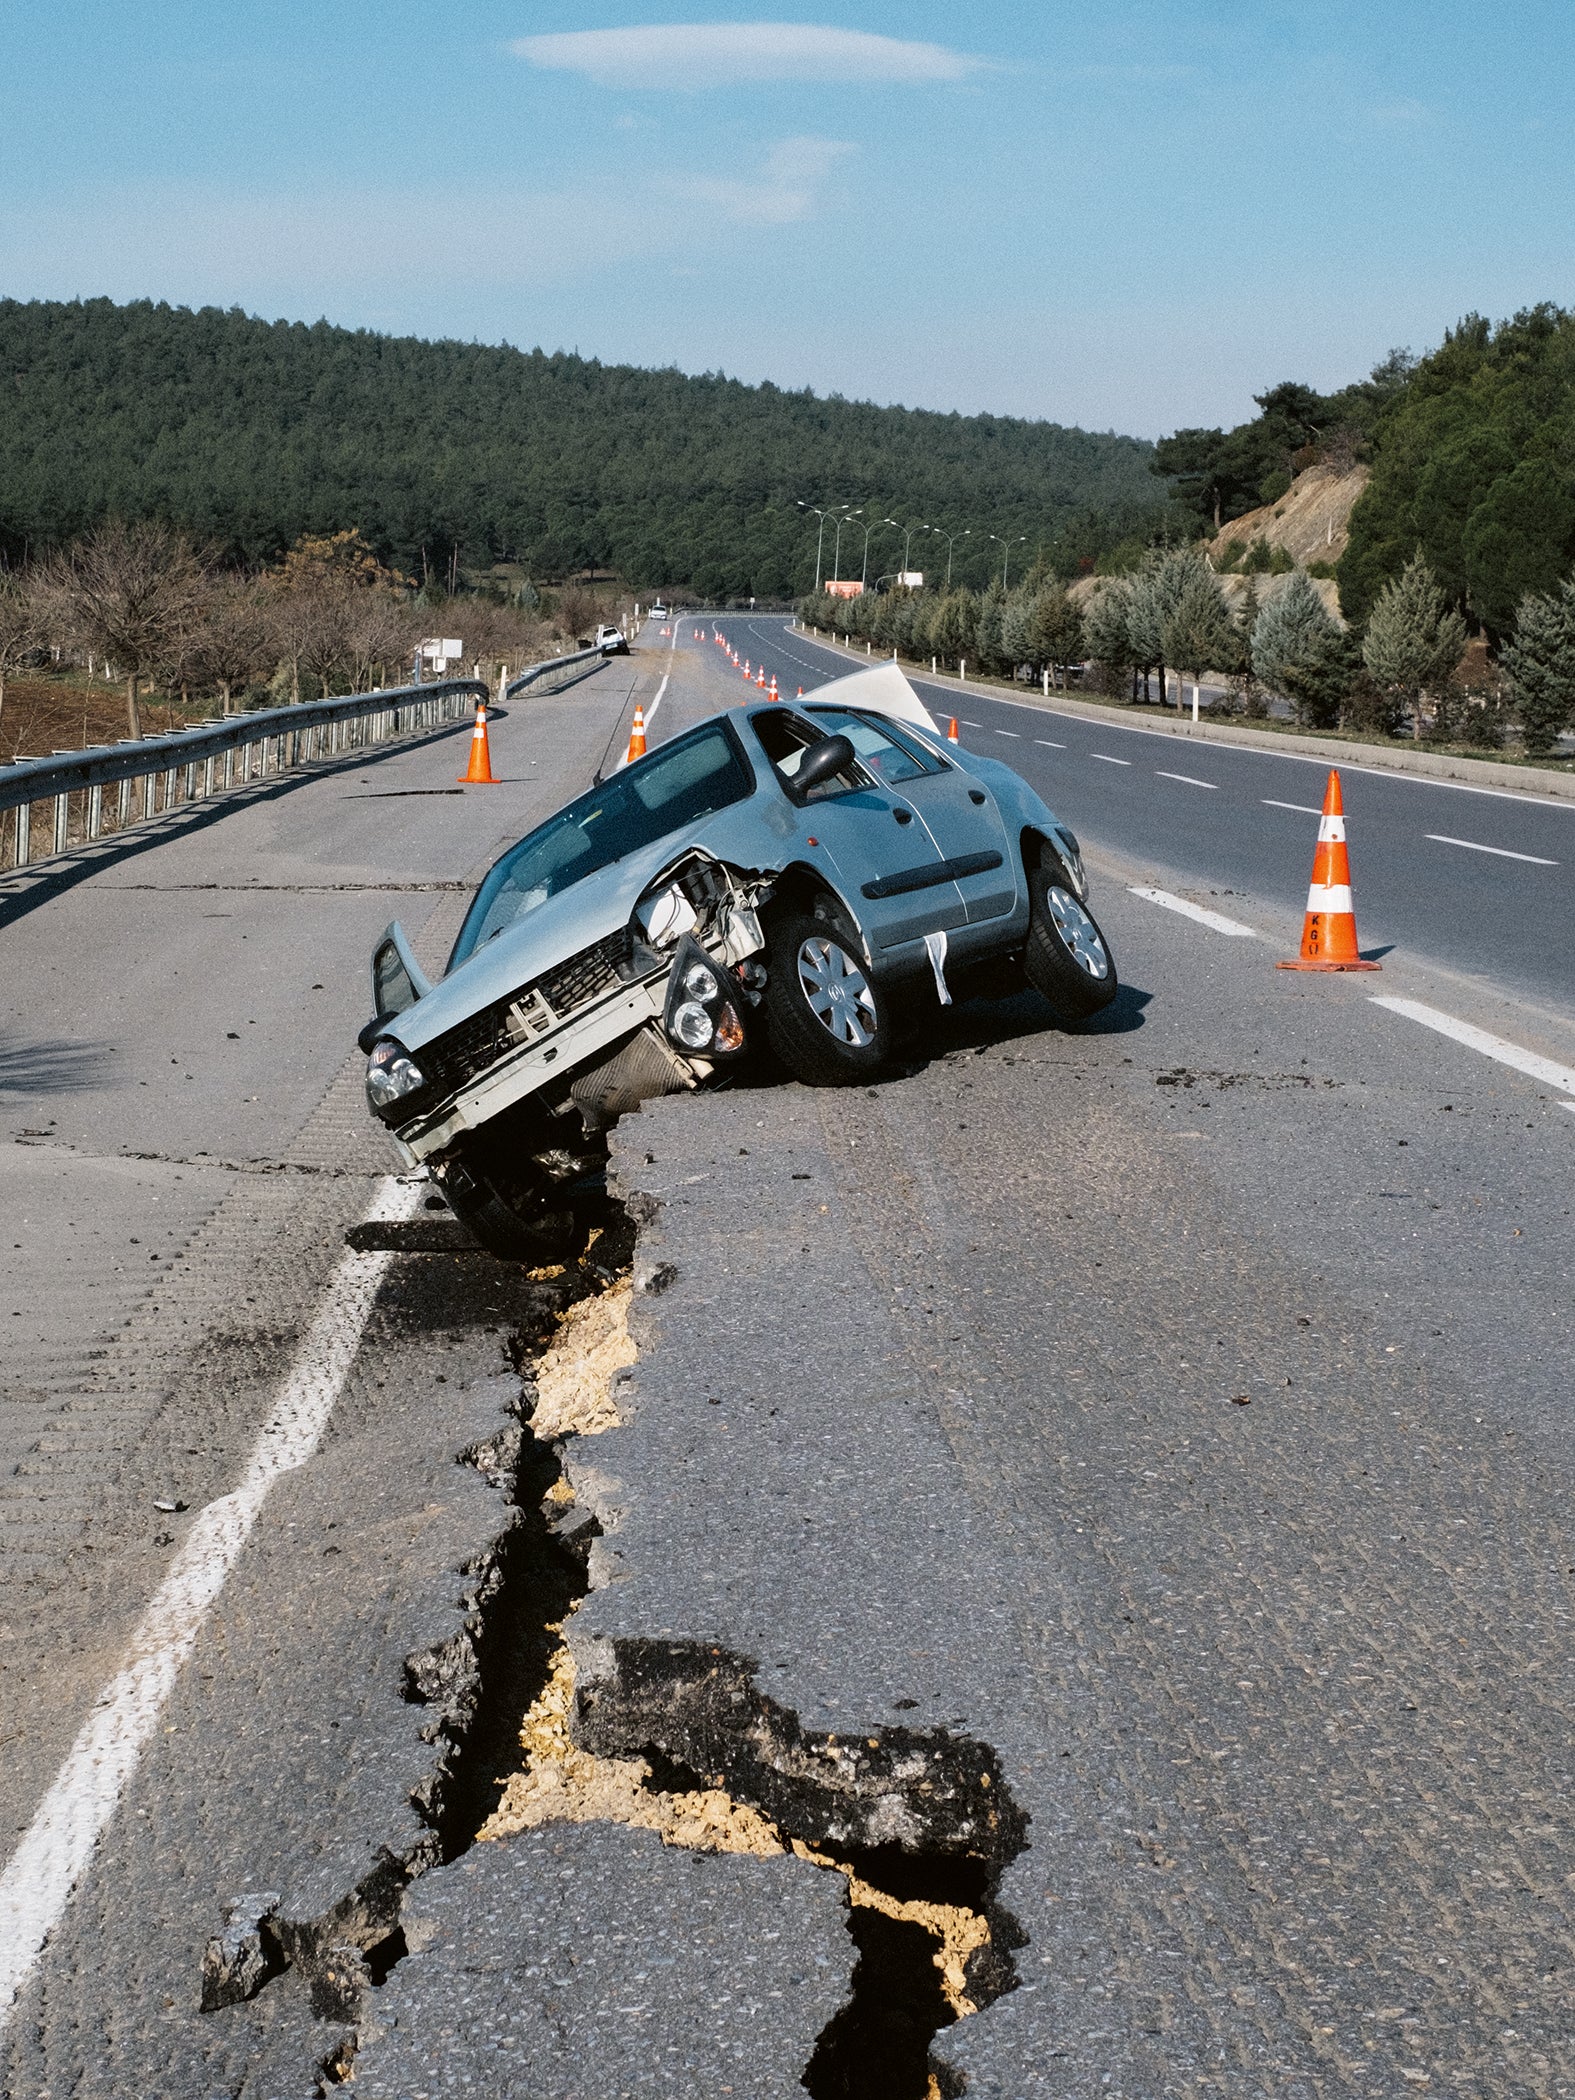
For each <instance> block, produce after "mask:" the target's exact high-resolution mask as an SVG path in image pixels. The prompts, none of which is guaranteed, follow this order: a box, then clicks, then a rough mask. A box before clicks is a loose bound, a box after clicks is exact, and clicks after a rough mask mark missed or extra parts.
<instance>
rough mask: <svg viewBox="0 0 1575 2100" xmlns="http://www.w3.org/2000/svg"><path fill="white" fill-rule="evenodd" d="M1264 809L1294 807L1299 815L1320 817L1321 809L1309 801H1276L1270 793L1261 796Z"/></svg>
mask: <svg viewBox="0 0 1575 2100" xmlns="http://www.w3.org/2000/svg"><path fill="white" fill-rule="evenodd" d="M1261 800H1262V803H1263V806H1264V808H1265V809H1294V810H1295V812H1296V814H1297V815H1298V816H1299V817H1321V816H1322V815H1323V811H1322V810H1321V809H1314V808H1313V806H1312V804H1311V803H1310V802H1276V801H1275V799H1274V797H1273V796H1272V795H1264V796H1262V797H1261Z"/></svg>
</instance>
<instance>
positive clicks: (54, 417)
mask: <svg viewBox="0 0 1575 2100" xmlns="http://www.w3.org/2000/svg"><path fill="white" fill-rule="evenodd" d="M0 387H3V394H0V399H3V401H4V413H3V415H0V541H3V542H4V544H5V545H6V546H7V547H8V548H9V550H10V551H11V552H12V553H13V554H15V553H18V552H20V551H22V549H23V548H24V547H26V548H28V549H31V550H37V549H40V548H43V547H47V546H49V545H52V544H54V543H56V542H59V541H61V540H63V539H66V538H68V537H70V536H71V535H72V534H75V533H78V532H80V531H82V530H83V528H84V527H87V526H89V525H91V524H93V523H94V522H95V521H97V520H99V519H101V518H104V517H106V516H118V517H121V518H126V519H135V518H140V517H146V516H155V517H159V518H162V519H165V520H167V521H169V522H171V523H174V524H178V525H182V526H185V527H187V528H189V529H190V530H191V531H193V532H195V533H196V534H198V535H199V536H200V537H202V538H203V539H205V540H208V541H211V542H214V543H216V544H217V545H218V546H219V547H220V548H221V549H223V550H224V551H225V552H226V553H228V554H229V555H230V556H232V557H233V558H237V559H240V560H243V561H247V562H259V561H263V560H265V559H268V558H270V557H272V556H273V555H275V554H277V552H278V551H279V550H280V549H281V548H283V547H286V546H288V545H290V544H291V542H292V541H294V540H295V539H296V538H297V537H298V536H299V535H300V534H302V533H303V532H311V533H325V532H331V531H336V530H341V529H344V528H346V527H349V526H358V527H359V528H360V529H361V531H362V532H363V533H364V534H365V536H366V538H367V539H368V540H369V541H371V542H372V544H373V545H374V546H375V547H376V548H377V550H378V552H379V553H380V554H382V555H383V556H384V557H385V558H386V559H388V560H390V561H392V562H393V563H395V564H396V565H397V566H399V567H401V568H404V569H406V570H408V571H411V572H412V573H415V574H420V573H421V570H422V560H423V550H424V551H425V556H426V559H427V561H428V562H429V563H430V565H431V567H432V568H433V569H435V570H437V569H441V568H443V567H445V566H446V565H447V562H448V559H449V556H450V552H451V550H452V549H453V548H455V547H456V546H457V548H458V550H459V562H460V565H461V566H462V567H463V568H465V569H467V570H470V571H475V570H477V569H480V568H484V567H486V566H487V565H489V564H490V563H493V562H496V561H499V560H518V561H520V562H522V563H523V564H525V565H526V567H527V568H528V569H529V570H530V571H531V572H532V573H534V574H537V575H541V576H547V577H552V576H561V575H563V574H566V573H568V572H570V571H572V570H576V569H579V568H582V567H584V566H586V565H590V564H594V565H597V566H602V567H607V568H611V569H614V570H616V571H618V572H619V573H620V574H621V575H622V576H624V577H625V578H626V579H628V580H629V581H630V582H634V583H640V582H643V583H648V584H649V583H667V584H677V583H685V584H690V585H692V586H693V587H694V588H695V589H696V590H698V591H701V592H703V593H706V594H707V595H715V596H725V595H729V594H734V593H739V592H751V591H753V592H758V593H760V594H762V595H771V594H777V593H787V592H791V591H799V590H803V589H805V588H807V587H808V585H809V584H810V583H811V582H812V580H813V569H814V538H815V536H814V531H813V524H814V521H813V520H809V521H808V522H809V527H810V529H808V530H806V519H805V513H804V512H802V511H800V510H798V509H796V508H795V503H796V501H797V500H798V499H803V500H804V501H806V502H809V503H819V504H828V503H833V502H850V503H853V504H856V505H860V504H861V505H863V506H864V508H865V514H866V516H869V515H874V516H875V517H877V518H880V517H884V516H886V515H888V514H889V515H890V516H892V517H895V518H899V519H901V520H902V521H903V522H904V523H905V524H906V523H908V522H909V521H912V520H915V519H919V520H924V521H926V522H934V523H936V524H938V525H941V526H943V527H945V528H946V529H947V530H949V531H960V530H962V529H963V528H971V530H972V532H973V534H974V535H975V536H976V537H974V538H972V539H969V540H962V541H959V542H958V546H957V556H958V561H957V574H958V576H959V578H961V579H963V580H969V581H979V580H982V578H983V577H984V575H985V574H986V573H987V571H988V569H989V566H990V562H991V559H992V557H993V558H994V559H995V560H996V561H997V562H998V561H999V556H1000V549H999V548H998V547H993V546H992V545H991V543H990V542H989V541H988V540H986V539H984V538H983V535H985V534H987V533H998V534H1000V535H1002V536H1003V537H1009V538H1012V539H1015V538H1016V536H1017V535H1019V534H1022V535H1024V536H1025V538H1026V540H1027V548H1026V549H1025V550H1019V551H1020V553H1026V554H1028V555H1030V556H1031V554H1032V552H1033V550H1034V549H1035V548H1037V547H1039V546H1045V547H1047V548H1052V547H1059V549H1060V551H1061V552H1062V554H1063V555H1066V554H1067V553H1068V552H1070V553H1072V554H1074V555H1075V554H1086V553H1097V552H1098V551H1100V547H1101V546H1102V545H1104V544H1108V543H1109V541H1110V540H1111V539H1113V538H1116V537H1119V536H1120V534H1121V533H1122V532H1124V531H1127V530H1130V529H1131V528H1132V527H1133V526H1134V525H1137V524H1139V523H1141V522H1145V521H1147V520H1151V519H1153V517H1154V515H1155V512H1156V509H1157V507H1159V506H1161V505H1163V503H1164V502H1165V500H1166V497H1165V493H1164V491H1163V490H1162V489H1161V487H1160V486H1159V485H1158V484H1157V483H1156V481H1155V479H1154V477H1153V476H1152V475H1151V473H1150V472H1149V461H1150V458H1151V457H1152V451H1153V448H1152V447H1151V446H1150V445H1148V444H1147V443H1145V442H1143V441H1142V440H1139V439H1136V438H1124V437H1117V436H1115V435H1103V436H1102V435H1099V434H1096V433H1091V432H1088V431H1084V430H1075V429H1065V428H1062V427H1061V426H1060V425H1058V424H1054V423H1038V422H1027V421H1020V420H1013V419H1009V418H1004V417H997V416H962V415H940V414H934V413H930V412H927V411H920V410H911V409H901V408H877V407H873V406H871V405H869V404H867V403H861V402H852V401H844V400H841V399H838V398H836V397H833V398H831V399H821V398H818V397H817V396H815V395H813V394H811V393H808V392H803V393H787V392H783V391H781V390H780V389H779V388H777V387H774V386H770V385H766V386H759V387H750V386H744V385H742V384H740V383H739V382H737V381H735V380H730V379H725V378H721V377H719V376H711V377H702V378H689V377H686V376H684V375H683V374H681V373H679V372H675V371H660V372H648V371H640V370H637V369H635V368H633V367H630V366H626V365H603V364H599V363H597V362H595V361H594V360H588V359H585V358H581V357H571V356H564V355H554V356H546V355H544V354H543V353H542V352H541V351H539V350H536V351H530V352H524V351H519V350H512V349H508V348H492V347H488V346H486V345H482V344H476V343H459V342H423V341H419V340H415V339H412V338H405V337H390V336H381V335H373V334H369V333H366V332H364V331H352V330H350V329H345V328H335V327H331V326H330V325H329V324H328V323H327V322H317V323H315V324H314V325H312V326H306V325H303V324H300V323H294V322H282V321H281V322H272V323H270V322H266V321H260V320H254V319H251V318H249V317H248V316H247V315H245V314H243V313H240V312H239V311H230V312H222V311H220V310H219V309H218V308H212V307H210V308H204V309H202V310H201V311H199V312H191V311H190V310H188V309H185V308H177V307H169V306H163V305H153V304H151V303H149V302H139V303H136V304H133V305H129V306H117V305H115V304H114V303H113V302H112V301H110V300H107V299H92V300H87V301H82V302H74V303H70V304H57V303H54V302H45V301H35V302H27V303H23V302H20V301H16V300H3V301H0ZM937 544H938V543H937V542H935V541H933V540H932V541H930V542H929V545H930V547H931V548H932V549H933V548H934V547H935V546H936V545H937ZM919 545H920V549H921V552H922V548H923V546H924V542H922V541H921V542H920V543H919ZM861 548H862V532H861V533H860V546H859V549H856V551H861ZM847 552H848V537H847V535H846V534H844V537H843V569H844V573H846V570H847V566H848V563H847ZM900 554H901V546H900V542H899V541H898V540H897V539H896V536H895V535H893V534H892V533H890V532H889V531H887V532H886V533H885V535H884V537H883V538H882V539H880V540H877V541H875V542H874V543H873V544H872V547H871V571H872V573H874V572H875V571H877V570H879V569H891V568H893V567H894V566H896V564H897V561H898V559H899V558H900ZM913 559H914V561H915V563H916V564H917V563H918V562H919V561H920V554H915V556H914V557H913ZM924 565H925V566H928V567H933V566H934V562H933V556H932V557H930V558H928V559H927V560H926V561H925V564H924Z"/></svg>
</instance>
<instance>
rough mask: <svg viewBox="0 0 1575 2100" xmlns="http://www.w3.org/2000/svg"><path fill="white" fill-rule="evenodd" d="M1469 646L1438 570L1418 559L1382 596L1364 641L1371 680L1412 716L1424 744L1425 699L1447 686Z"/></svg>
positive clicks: (1363, 660) (1368, 624) (1464, 624)
mask: <svg viewBox="0 0 1575 2100" xmlns="http://www.w3.org/2000/svg"><path fill="white" fill-rule="evenodd" d="M1465 646H1466V623H1465V621H1464V620H1463V619H1462V618H1461V617H1460V615H1459V613H1457V612H1454V611H1452V610H1451V608H1450V606H1449V603H1448V601H1447V599H1446V598H1445V596H1444V594H1443V592H1442V591H1441V590H1440V589H1439V587H1438V581H1437V579H1436V577H1435V576H1434V574H1433V572H1432V570H1431V569H1430V568H1429V567H1428V565H1427V563H1426V562H1425V561H1424V560H1423V559H1422V557H1421V555H1420V554H1418V555H1417V556H1416V557H1415V558H1414V559H1413V560H1411V561H1409V562H1408V563H1407V564H1406V566H1405V568H1404V569H1403V570H1402V571H1401V573H1400V575H1399V576H1398V577H1397V578H1396V579H1395V581H1394V582H1393V583H1391V584H1386V585H1385V587H1384V589H1383V590H1382V591H1381V592H1380V594H1379V597H1378V602H1377V604H1376V605H1375V606H1374V607H1373V610H1372V616H1371V618H1370V619H1369V620H1368V623H1367V633H1366V634H1365V636H1364V637H1363V639H1362V662H1363V663H1364V664H1365V665H1366V666H1367V670H1368V675H1369V676H1370V677H1371V679H1372V681H1373V683H1374V684H1375V685H1376V686H1377V687H1378V689H1379V691H1380V692H1381V693H1385V694H1387V695H1388V696H1389V697H1390V699H1391V700H1392V701H1393V702H1394V704H1395V705H1396V706H1397V707H1408V708H1409V709H1410V710H1411V716H1412V720H1413V723H1414V724H1415V734H1416V737H1417V739H1418V741H1420V740H1421V736H1422V695H1423V694H1424V693H1425V692H1429V691H1435V690H1436V689H1437V688H1438V687H1439V686H1441V685H1442V684H1443V683H1444V682H1445V680H1446V679H1447V678H1448V677H1449V676H1450V674H1451V672H1453V670H1454V669H1455V666H1456V665H1457V664H1458V663H1459V662H1460V659H1461V656H1462V655H1463V653H1464V651H1465Z"/></svg>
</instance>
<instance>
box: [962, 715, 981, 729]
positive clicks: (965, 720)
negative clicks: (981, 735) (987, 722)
mask: <svg viewBox="0 0 1575 2100" xmlns="http://www.w3.org/2000/svg"><path fill="white" fill-rule="evenodd" d="M957 719H958V721H959V722H961V723H962V726H963V727H964V729H982V728H983V727H984V724H983V723H982V722H970V721H969V719H968V717H967V716H966V715H959V716H958V717H957Z"/></svg>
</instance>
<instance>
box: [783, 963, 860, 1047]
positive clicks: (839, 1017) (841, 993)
mask: <svg viewBox="0 0 1575 2100" xmlns="http://www.w3.org/2000/svg"><path fill="white" fill-rule="evenodd" d="M798 981H799V984H800V985H801V987H802V988H803V993H804V997H805V999H806V1000H807V1001H808V1002H809V1008H810V1011H811V1012H812V1013H813V1014H814V1015H815V1017H816V1019H817V1020H819V1021H820V1023H821V1024H822V1026H823V1027H824V1028H826V1029H827V1031H828V1032H829V1033H830V1034H831V1035H833V1036H835V1037H836V1039H837V1041H838V1042H839V1043H847V1044H849V1045H851V1046H852V1047H854V1048H856V1049H860V1050H862V1049H864V1048H865V1047H866V1046H867V1045H869V1044H870V1043H872V1042H874V1040H875V1025H876V1024H875V995H874V993H873V992H872V991H871V990H870V987H869V979H868V978H867V977H866V976H865V975H864V972H863V971H862V970H861V969H860V968H859V966H858V964H857V963H856V962H855V961H854V960H853V958H852V956H850V955H849V954H848V953H847V951H846V950H845V949H843V948H840V947H838V945H837V943H836V942H835V941H830V940H826V939H825V938H824V937H823V936H822V937H817V938H815V939H813V940H808V941H804V942H802V943H801V944H800V946H799V951H798Z"/></svg>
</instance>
